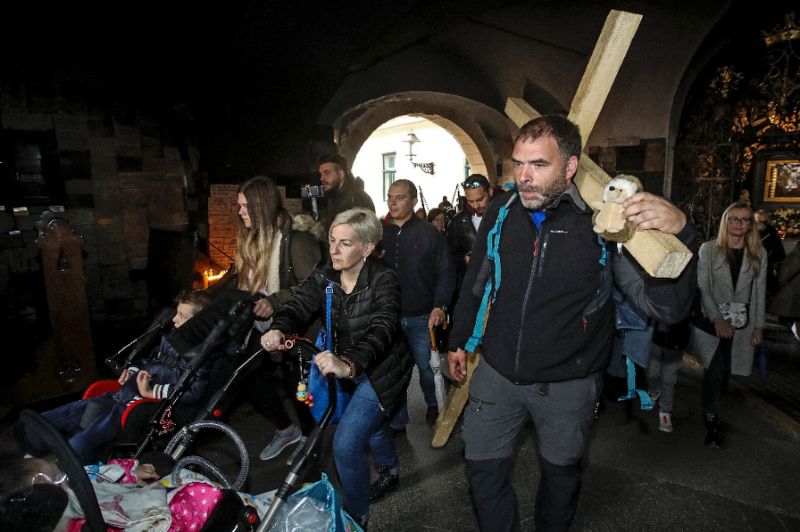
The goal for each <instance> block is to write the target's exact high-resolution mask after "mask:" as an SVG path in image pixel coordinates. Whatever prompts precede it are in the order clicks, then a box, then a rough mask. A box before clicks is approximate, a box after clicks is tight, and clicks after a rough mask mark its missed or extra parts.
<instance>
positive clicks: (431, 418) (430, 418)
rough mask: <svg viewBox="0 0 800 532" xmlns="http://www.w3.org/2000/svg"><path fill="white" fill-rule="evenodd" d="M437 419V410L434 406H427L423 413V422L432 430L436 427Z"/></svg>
mask: <svg viewBox="0 0 800 532" xmlns="http://www.w3.org/2000/svg"><path fill="white" fill-rule="evenodd" d="M438 418H439V409H438V408H436V407H435V406H429V407H428V410H427V411H426V412H425V422H426V423H427V424H428V425H429V426H430V427H431V428H433V427H434V426H435V425H436V420H437V419H438Z"/></svg>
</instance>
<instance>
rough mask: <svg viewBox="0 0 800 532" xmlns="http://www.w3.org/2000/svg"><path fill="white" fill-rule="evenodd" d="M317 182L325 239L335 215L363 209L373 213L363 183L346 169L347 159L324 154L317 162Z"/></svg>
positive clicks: (335, 154) (334, 154)
mask: <svg viewBox="0 0 800 532" xmlns="http://www.w3.org/2000/svg"><path fill="white" fill-rule="evenodd" d="M317 169H318V170H319V180H320V183H321V184H322V190H323V191H325V196H324V199H323V201H322V202H321V203H322V204H321V206H320V220H321V222H322V226H323V227H324V228H325V239H327V238H328V230H329V229H330V227H331V222H333V219H334V218H336V215H337V214H339V213H341V212H344V211H346V210H347V209H353V208H355V207H363V208H365V209H369V210H371V211H372V212H375V204H374V203H372V199H371V198H370V197H369V195H367V193H366V192H364V182H363V181H362V180H361V179H360V178H358V179H356V178H355V177H353V175H352V174H351V173H350V172H349V171H348V169H347V159H345V158H344V157H342V156H341V155H339V154H338V153H331V154H325V155H323V156H322V157H320V158H319V159H318V160H317Z"/></svg>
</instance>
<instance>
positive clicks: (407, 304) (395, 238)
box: [383, 179, 455, 429]
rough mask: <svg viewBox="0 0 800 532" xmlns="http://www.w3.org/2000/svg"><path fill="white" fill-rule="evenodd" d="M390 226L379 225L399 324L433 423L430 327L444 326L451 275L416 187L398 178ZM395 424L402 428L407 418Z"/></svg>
mask: <svg viewBox="0 0 800 532" xmlns="http://www.w3.org/2000/svg"><path fill="white" fill-rule="evenodd" d="M387 196H388V198H387V199H388V204H389V219H390V221H389V223H386V224H384V226H383V247H384V249H385V253H384V256H383V260H384V261H385V262H386V264H388V265H389V266H390V267H392V268H394V269H395V270H396V271H397V274H398V277H399V278H400V306H401V316H402V319H401V325H402V327H403V331H404V332H405V334H406V338H408V343H409V346H410V347H411V351H412V353H413V354H414V359H415V361H416V363H417V367H418V368H419V380H420V386H421V387H422V393H423V394H424V396H425V403H426V404H427V405H428V410H427V412H426V416H425V417H426V421H427V422H428V423H429V424H431V425H432V424H433V423H434V422H435V421H436V418H437V416H438V415H439V408H438V405H437V403H436V393H435V389H434V382H433V370H431V366H430V362H429V361H430V355H431V342H430V336H429V333H428V329H431V328H433V327H436V326H438V325H441V326H445V327H446V325H447V305H449V304H450V300H451V298H452V297H453V289H454V287H455V276H454V272H453V266H452V262H451V260H450V253H449V252H448V250H447V244H446V243H445V241H444V237H442V235H441V233H439V231H437V230H436V228H435V227H434V226H433V225H431V224H430V223H428V222H427V221H425V220H420V219H419V218H418V217H416V216H415V215H414V207H415V206H416V204H417V187H416V186H415V185H414V183H412V182H411V181H409V180H407V179H398V180H397V181H395V182H394V183H392V186H390V187H389V192H388V194H387ZM402 417H403V415H402V414H401V415H400V417H399V418H396V419H400V420H401V421H400V422H397V423H394V424H393V426H394V427H395V428H396V429H398V428H401V427H400V426H399V425H401V424H402V425H405V421H406V420H405V419H402Z"/></svg>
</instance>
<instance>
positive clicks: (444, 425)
mask: <svg viewBox="0 0 800 532" xmlns="http://www.w3.org/2000/svg"><path fill="white" fill-rule="evenodd" d="M641 19H642V16H641V15H637V14H634V13H626V12H623V11H611V12H610V13H609V15H608V18H607V19H606V22H605V24H604V26H603V30H602V32H601V33H600V37H599V38H598V40H597V44H596V45H595V48H594V51H593V52H592V56H591V58H590V59H589V64H588V65H587V68H586V71H585V72H584V75H583V78H582V79H581V83H580V85H579V86H578V91H577V92H576V94H575V98H574V99H573V101H572V107H571V111H570V114H569V118H570V120H572V121H573V122H574V123H575V124H577V125H578V127H579V130H580V131H581V133H582V135H583V138H588V137H589V134H590V133H591V131H592V129H593V128H594V124H595V122H596V121H597V117H598V115H599V114H600V110H601V109H602V107H603V103H604V102H605V99H606V97H607V96H608V92H609V91H610V90H611V85H612V84H613V82H614V79H615V78H616V76H617V72H618V71H619V67H620V66H621V64H622V60H623V59H624V57H625V54H626V53H627V51H628V48H630V44H631V41H633V36H634V35H635V34H636V30H637V28H638V27H639V22H641ZM505 111H506V115H507V116H508V117H509V118H511V120H512V121H513V122H514V123H515V124H516V125H517V126H522V125H523V124H525V123H526V122H528V121H529V120H531V119H533V118H536V117H537V116H539V113H537V112H536V111H535V110H534V109H533V108H532V107H531V106H530V105H528V103H527V102H525V100H522V99H521V98H509V99H508V102H507V104H506V110H505ZM609 179H610V177H609V176H608V175H607V174H606V173H605V172H604V171H603V170H602V169H601V168H600V167H599V166H597V165H596V164H595V163H594V161H592V160H591V159H589V157H587V156H586V155H585V154H584V155H582V156H581V160H580V167H579V170H578V175H577V176H576V177H575V183H576V185H577V187H578V189H579V190H580V192H581V195H582V196H583V197H584V199H587V201H588V200H589V199H594V198H601V199H602V191H603V187H605V184H606V183H607V182H608V181H609ZM637 239H638V240H637ZM634 240H637V241H636V242H634ZM625 245H626V247H627V248H628V250H629V251H630V252H631V254H632V255H633V256H634V257H635V258H636V260H637V261H639V263H640V264H641V265H642V267H644V268H645V270H646V271H647V272H648V273H650V275H654V276H657V277H673V278H674V277H677V276H678V275H679V274H680V272H681V271H682V270H683V268H684V267H685V266H686V264H687V263H688V261H689V259H690V258H691V253H690V252H689V250H688V249H686V247H685V246H683V244H682V243H681V242H680V241H679V240H678V239H676V238H675V237H673V236H672V235H664V234H663V233H660V232H658V231H642V232H637V233H636V236H635V237H634V238H631V240H629V241H628V243H626V244H625ZM479 362H480V354H479V353H477V352H476V353H468V354H467V377H466V379H465V380H464V382H463V383H461V384H456V385H455V386H453V387H452V388H451V389H450V391H449V392H448V394H447V399H446V400H445V403H444V405H443V407H442V411H441V412H440V414H439V418H438V419H437V420H436V426H435V427H434V431H433V439H432V440H431V446H432V447H434V448H439V447H443V446H444V445H445V444H446V443H447V440H448V439H449V438H450V434H451V432H452V431H453V428H454V427H455V425H456V423H457V422H458V418H459V417H460V416H461V412H462V411H463V410H464V405H465V404H466V402H467V398H468V395H469V382H470V379H471V378H472V372H473V371H474V369H475V367H476V366H477V365H478V363H479Z"/></svg>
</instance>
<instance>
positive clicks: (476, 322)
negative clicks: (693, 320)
mask: <svg viewBox="0 0 800 532" xmlns="http://www.w3.org/2000/svg"><path fill="white" fill-rule="evenodd" d="M580 154H581V137H580V133H579V132H578V128H577V126H576V125H575V124H574V123H572V122H570V121H569V120H568V119H566V118H563V117H558V116H544V117H539V118H536V119H534V120H531V121H530V122H528V123H527V124H525V125H524V126H522V128H521V129H520V131H519V134H518V136H517V138H516V140H515V143H514V149H513V153H512V156H511V161H512V164H513V167H514V179H515V182H516V192H513V193H507V194H504V195H501V196H500V197H499V198H497V199H495V201H494V202H493V204H492V205H491V206H490V207H489V209H488V210H487V212H486V214H485V219H484V221H483V222H482V223H481V227H480V229H479V231H478V235H477V238H476V241H475V247H474V248H473V250H472V260H471V261H470V264H469V266H468V269H467V273H466V276H465V278H464V283H463V286H462V289H461V294H460V296H459V302H458V305H457V307H456V309H455V315H454V319H453V328H452V330H451V334H450V353H449V355H448V363H449V366H450V371H451V374H452V375H453V376H454V377H455V378H457V379H459V380H463V379H464V378H465V377H466V352H467V351H470V352H473V351H475V350H476V348H477V347H478V345H480V346H481V357H482V358H481V360H482V361H481V363H480V364H479V365H478V366H477V368H476V369H475V370H474V373H473V374H472V380H471V382H470V388H469V404H468V405H467V408H466V410H465V413H464V441H465V444H466V449H465V454H466V459H467V473H468V477H469V482H470V491H471V494H472V500H473V504H474V505H475V510H476V513H477V517H478V522H479V524H480V528H481V530H483V531H489V530H491V531H493V532H495V531H512V530H519V516H518V513H517V503H516V495H515V493H514V490H513V488H512V486H511V482H510V472H511V469H512V467H513V452H514V441H515V439H516V436H517V435H518V433H519V432H520V430H521V429H522V427H523V426H524V425H525V423H526V422H527V421H528V419H532V420H533V422H534V424H535V426H536V435H537V449H538V452H539V463H540V475H541V479H540V483H539V490H538V493H537V499H536V509H535V511H536V514H535V521H536V529H537V530H538V531H543V530H548V531H549V530H566V529H567V528H568V527H569V525H570V523H571V521H572V518H573V516H574V513H575V508H576V506H577V501H578V494H579V492H580V485H581V477H582V459H583V457H584V456H585V455H586V452H587V450H588V444H589V433H590V429H591V425H592V421H593V417H594V416H593V414H594V408H595V404H596V402H597V399H598V396H599V394H600V391H601V387H602V374H603V370H604V369H605V367H606V366H607V365H608V361H609V356H610V352H611V345H612V341H613V338H614V303H613V301H612V299H611V297H610V293H611V289H612V286H613V285H614V284H616V286H617V288H619V289H620V290H621V291H622V292H623V293H624V294H625V296H626V298H628V301H629V303H631V305H632V306H633V307H634V309H636V310H637V311H640V313H641V314H643V315H648V316H652V317H654V318H656V319H658V320H659V321H664V322H667V323H672V322H675V321H677V320H679V319H680V318H681V317H682V316H683V315H684V314H685V312H686V311H688V308H689V305H690V303H691V296H692V293H693V289H694V283H695V269H694V267H693V266H692V265H690V267H688V268H686V270H685V271H684V272H683V274H682V275H681V276H680V277H679V278H678V279H676V280H671V279H655V278H653V277H650V276H649V275H648V274H647V273H645V272H644V271H643V270H642V269H641V268H640V267H639V266H638V264H636V263H635V261H633V260H632V259H631V258H630V257H629V255H627V252H626V253H624V254H623V253H620V252H619V251H618V250H617V246H616V245H615V244H613V243H612V244H609V245H606V243H605V242H604V241H602V240H601V239H600V238H599V237H598V236H597V234H595V233H594V231H593V230H592V209H591V208H590V207H589V206H588V205H587V204H586V202H585V201H584V199H583V198H582V197H581V195H580V192H579V191H578V189H577V188H576V186H575V185H574V184H573V178H574V177H575V174H576V171H577V169H578V164H579V163H578V161H579V157H580ZM624 207H625V210H624V212H623V215H624V216H625V217H628V218H629V219H631V220H632V221H633V223H634V224H635V225H636V227H637V230H642V229H657V230H659V231H662V232H664V233H669V234H673V235H676V236H677V237H678V238H679V239H680V240H681V241H683V242H684V243H690V242H691V241H692V240H693V239H694V229H693V227H692V226H691V224H689V223H687V220H686V217H685V215H684V214H683V213H682V212H681V211H680V209H678V208H677V207H675V206H674V205H673V204H671V203H670V202H668V201H667V200H665V199H663V198H661V197H658V196H655V195H653V194H649V193H643V192H640V193H638V194H635V195H634V196H633V197H631V198H629V199H628V200H627V201H626V202H625V203H624ZM487 236H489V239H488V240H490V241H491V244H489V243H487ZM484 324H485V327H484Z"/></svg>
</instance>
